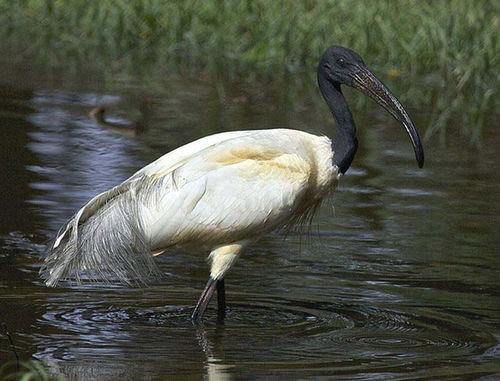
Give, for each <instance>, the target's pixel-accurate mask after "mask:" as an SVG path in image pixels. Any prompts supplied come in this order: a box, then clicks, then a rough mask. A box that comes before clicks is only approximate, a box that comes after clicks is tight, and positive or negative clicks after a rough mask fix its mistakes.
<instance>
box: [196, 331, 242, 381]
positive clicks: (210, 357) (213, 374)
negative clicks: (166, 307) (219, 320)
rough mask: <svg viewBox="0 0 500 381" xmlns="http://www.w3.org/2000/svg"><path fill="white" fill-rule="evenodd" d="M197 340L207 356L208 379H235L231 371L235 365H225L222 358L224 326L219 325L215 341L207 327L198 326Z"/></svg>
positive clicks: (217, 380)
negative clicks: (211, 338)
mask: <svg viewBox="0 0 500 381" xmlns="http://www.w3.org/2000/svg"><path fill="white" fill-rule="evenodd" d="M195 327H196V338H197V339H198V344H199V345H200V348H201V350H202V351H203V353H204V355H205V358H206V360H205V370H206V377H207V379H208V380H209V381H230V380H232V379H233V377H232V375H231V369H232V368H234V365H228V364H225V363H224V359H223V358H222V357H221V355H220V353H221V352H222V345H223V342H224V341H223V340H222V338H223V336H224V325H223V324H217V326H216V327H215V329H214V331H213V340H210V338H209V335H208V332H207V330H206V328H205V326H204V325H203V324H202V323H200V324H196V325H195Z"/></svg>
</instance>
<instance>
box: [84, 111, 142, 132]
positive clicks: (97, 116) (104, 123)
mask: <svg viewBox="0 0 500 381" xmlns="http://www.w3.org/2000/svg"><path fill="white" fill-rule="evenodd" d="M88 116H89V117H90V118H92V119H94V120H95V121H96V123H97V124H98V125H99V126H101V127H104V128H106V129H108V130H111V131H114V132H117V133H119V134H122V135H125V136H128V137H129V138H135V137H137V136H138V135H141V134H142V133H143V132H144V127H143V125H142V124H141V123H128V124H124V123H114V122H110V121H108V120H107V119H106V108H105V107H104V106H96V107H94V108H93V109H92V110H90V112H89V114H88Z"/></svg>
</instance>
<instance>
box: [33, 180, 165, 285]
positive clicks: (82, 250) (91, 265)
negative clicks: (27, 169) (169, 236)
mask: <svg viewBox="0 0 500 381" xmlns="http://www.w3.org/2000/svg"><path fill="white" fill-rule="evenodd" d="M140 205H141V203H140V202H139V201H138V200H137V198H136V196H135V192H134V191H133V190H131V189H130V184H122V185H119V186H117V187H115V188H113V189H111V190H109V191H108V192H105V193H102V194H100V195H98V196H96V197H94V198H93V199H92V200H91V201H90V202H89V203H88V204H87V205H85V206H84V207H83V208H82V209H80V210H79V211H78V212H77V213H76V214H75V216H74V217H73V218H72V219H71V220H70V221H69V222H68V223H67V225H66V227H65V228H64V229H63V230H62V233H61V234H59V235H58V237H57V238H56V240H55V242H54V245H53V246H52V248H51V249H50V253H49V255H48V257H47V258H46V260H45V265H44V267H43V268H42V270H41V272H43V273H45V274H46V277H47V279H46V284H47V285H48V286H57V284H58V283H59V282H60V281H61V280H74V281H76V282H81V281H82V274H83V273H85V278H86V279H90V280H104V281H111V280H119V281H120V282H122V283H124V284H128V285H131V284H134V283H138V284H145V283H147V282H148V280H150V279H151V278H154V277H156V276H158V275H159V274H160V271H159V269H158V267H157V266H156V264H155V262H154V259H153V256H152V255H151V245H150V243H149V240H148V238H147V235H146V233H145V230H144V226H143V224H142V222H141V221H142V219H141V210H140V208H141V206H140Z"/></svg>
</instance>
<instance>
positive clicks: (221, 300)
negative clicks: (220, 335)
mask: <svg viewBox="0 0 500 381" xmlns="http://www.w3.org/2000/svg"><path fill="white" fill-rule="evenodd" d="M225 317H226V287H225V286H224V278H222V279H221V280H218V281H217V322H219V323H222V322H223V321H224V318H225Z"/></svg>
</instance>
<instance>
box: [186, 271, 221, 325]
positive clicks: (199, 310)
mask: <svg viewBox="0 0 500 381" xmlns="http://www.w3.org/2000/svg"><path fill="white" fill-rule="evenodd" d="M216 286H217V281H216V280H215V279H214V278H212V277H210V278H208V282H207V285H206V286H205V289H204V290H203V292H202V293H201V296H200V298H199V299H198V303H196V307H195V308H194V311H193V314H192V315H191V320H192V321H194V322H200V321H201V319H202V318H203V315H204V314H205V311H206V310H207V306H208V303H210V299H212V296H213V294H214V292H215V288H216Z"/></svg>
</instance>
